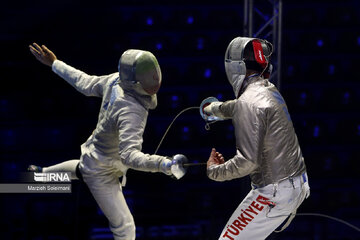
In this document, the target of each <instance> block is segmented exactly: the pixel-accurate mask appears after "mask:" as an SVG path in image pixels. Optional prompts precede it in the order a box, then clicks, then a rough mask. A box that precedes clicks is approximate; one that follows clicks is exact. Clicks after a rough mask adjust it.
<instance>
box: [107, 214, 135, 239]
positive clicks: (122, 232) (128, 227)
mask: <svg viewBox="0 0 360 240" xmlns="http://www.w3.org/2000/svg"><path fill="white" fill-rule="evenodd" d="M110 230H111V231H112V233H113V235H114V239H115V240H125V239H126V240H134V239H135V237H136V229H135V222H134V220H133V219H131V220H128V221H127V222H126V223H125V224H122V225H119V226H112V225H110Z"/></svg>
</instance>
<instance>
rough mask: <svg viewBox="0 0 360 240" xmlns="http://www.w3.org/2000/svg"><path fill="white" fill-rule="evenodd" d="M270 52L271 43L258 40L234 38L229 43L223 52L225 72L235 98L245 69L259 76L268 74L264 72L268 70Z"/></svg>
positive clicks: (271, 49) (244, 74) (242, 80)
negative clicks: (257, 73)
mask: <svg viewBox="0 0 360 240" xmlns="http://www.w3.org/2000/svg"><path fill="white" fill-rule="evenodd" d="M272 51H273V48H272V45H271V43H269V42H268V41H266V40H262V39H258V38H248V37H236V38H234V39H233V40H232V41H231V42H230V44H229V45H228V47H227V49H226V52H225V71H226V76H227V78H228V80H229V82H230V84H231V86H232V87H233V91H234V94H235V96H236V97H238V95H239V91H240V89H241V87H242V85H243V82H244V79H245V76H246V70H247V69H252V70H256V71H258V72H260V73H261V75H263V74H264V72H265V73H267V72H268V71H265V70H268V69H269V68H270V65H269V57H270V55H271V54H272ZM271 69H272V66H271ZM265 77H267V75H266V76H265Z"/></svg>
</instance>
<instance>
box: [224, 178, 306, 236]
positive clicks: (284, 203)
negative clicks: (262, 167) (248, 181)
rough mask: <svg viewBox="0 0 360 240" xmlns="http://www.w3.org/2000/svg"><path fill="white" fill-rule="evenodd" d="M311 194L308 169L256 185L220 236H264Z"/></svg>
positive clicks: (293, 212) (292, 212) (294, 211)
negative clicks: (259, 185)
mask: <svg viewBox="0 0 360 240" xmlns="http://www.w3.org/2000/svg"><path fill="white" fill-rule="evenodd" d="M309 194H310V188H309V184H308V179H307V175H306V173H304V174H302V175H300V176H297V177H294V178H292V180H291V181H290V180H289V179H286V180H283V181H281V182H280V183H278V184H270V185H267V186H265V187H262V188H257V189H252V190H251V191H250V192H249V194H248V195H247V196H246V197H245V199H244V200H243V201H242V202H241V203H240V205H239V206H238V208H237V209H236V210H235V212H234V213H233V215H232V216H231V218H230V219H229V221H228V222H227V224H226V226H225V228H224V229H223V231H222V233H221V235H220V238H219V240H239V239H251V240H264V239H265V238H266V237H267V236H269V235H270V234H271V233H272V232H273V231H274V230H275V229H276V228H277V227H278V226H280V224H281V223H282V222H284V220H285V219H286V218H287V217H289V216H290V217H292V216H291V215H292V214H295V213H296V209H297V208H298V207H299V206H300V204H301V203H302V202H303V201H304V199H305V198H306V197H308V195H309Z"/></svg>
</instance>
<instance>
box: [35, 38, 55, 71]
mask: <svg viewBox="0 0 360 240" xmlns="http://www.w3.org/2000/svg"><path fill="white" fill-rule="evenodd" d="M29 48H30V52H31V53H32V55H34V56H35V57H36V59H37V60H39V61H40V62H41V63H43V64H45V65H47V66H49V67H51V66H52V64H53V62H54V61H55V60H56V59H57V58H56V56H55V54H54V53H53V52H52V51H50V50H49V49H48V48H47V47H46V46H45V45H41V46H39V45H38V44H37V43H33V44H32V45H29Z"/></svg>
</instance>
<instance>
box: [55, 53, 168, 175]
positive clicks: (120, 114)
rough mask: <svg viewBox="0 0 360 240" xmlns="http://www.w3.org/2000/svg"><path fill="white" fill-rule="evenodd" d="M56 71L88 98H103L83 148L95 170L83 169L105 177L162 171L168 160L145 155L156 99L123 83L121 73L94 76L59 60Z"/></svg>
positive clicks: (92, 168)
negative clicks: (144, 144)
mask: <svg viewBox="0 0 360 240" xmlns="http://www.w3.org/2000/svg"><path fill="white" fill-rule="evenodd" d="M52 70H53V71H54V72H55V73H56V74H58V75H59V76H60V77H62V78H63V79H65V80H66V81H67V82H68V83H69V84H71V85H72V86H73V87H75V88H76V89H77V90H78V91H79V92H81V93H83V94H84V95H86V96H95V97H101V98H102V103H101V109H100V112H99V117H98V123H97V126H96V129H95V130H94V131H93V133H92V135H91V136H90V137H89V138H88V139H87V141H86V142H85V143H84V144H83V145H82V146H81V153H82V156H84V155H86V156H87V158H86V159H89V158H90V159H92V162H91V163H90V164H88V165H91V166H87V165H86V164H85V165H82V167H83V168H84V171H85V172H86V171H87V172H90V171H91V172H93V171H94V170H96V169H100V168H97V167H96V165H99V166H101V169H102V171H103V172H104V174H116V175H118V176H122V175H124V174H125V173H126V171H127V169H128V168H132V169H135V170H141V171H149V172H159V171H160V164H161V162H162V161H163V160H165V159H166V158H165V157H163V156H159V155H149V154H144V153H142V152H141V148H142V142H143V132H144V129H145V125H146V120H147V116H148V109H152V108H155V107H156V95H153V96H146V95H140V94H138V93H137V92H136V91H135V90H134V89H131V88H130V87H129V86H128V85H127V84H126V83H123V82H122V81H121V80H120V79H119V73H118V72H115V73H113V74H110V75H105V76H91V75H88V74H86V73H84V72H82V71H80V70H77V69H75V68H73V67H71V66H69V65H67V64H65V63H64V62H62V61H59V60H56V61H55V62H54V63H53V65H52ZM154 97H155V98H154ZM154 99H155V100H154ZM80 164H83V163H80ZM94 166H95V167H94ZM86 168H88V169H86ZM104 169H105V170H104Z"/></svg>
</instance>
